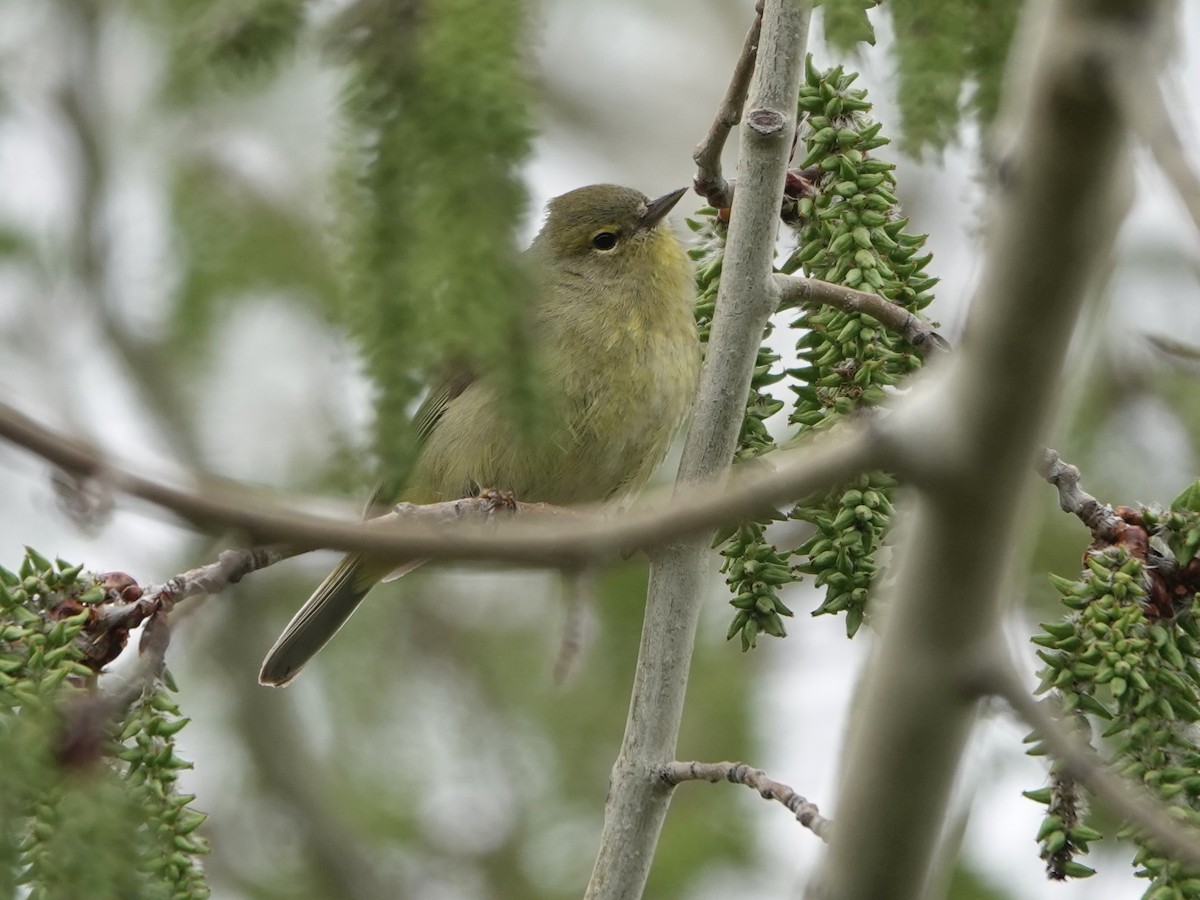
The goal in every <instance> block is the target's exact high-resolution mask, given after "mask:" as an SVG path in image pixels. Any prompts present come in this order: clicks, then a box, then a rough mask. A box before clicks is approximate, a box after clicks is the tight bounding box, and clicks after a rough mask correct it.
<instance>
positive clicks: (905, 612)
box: [808, 0, 1167, 900]
mask: <svg viewBox="0 0 1200 900" xmlns="http://www.w3.org/2000/svg"><path fill="white" fill-rule="evenodd" d="M1166 9H1167V5H1166V4H1165V3H1163V2H1142V0H1137V2H1135V0H1116V2H1109V3H1090V2H1085V0H1053V2H1047V3H1041V4H1034V5H1033V8H1031V14H1033V15H1035V16H1037V19H1036V20H1030V22H1029V23H1027V24H1033V23H1034V22H1036V25H1037V32H1036V34H1037V38H1038V40H1037V41H1036V42H1035V44H1033V45H1029V46H1024V45H1021V44H1020V43H1018V44H1017V47H1018V49H1020V48H1022V47H1023V46H1024V49H1025V50H1026V52H1027V53H1028V54H1029V55H1028V56H1027V57H1020V56H1018V57H1017V58H1015V59H1014V60H1012V62H1011V64H1010V69H1011V71H1012V72H1013V73H1014V75H1015V76H1019V77H1021V78H1023V79H1024V82H1023V84H1022V85H1021V87H1022V90H1021V91H1017V92H1014V91H1013V90H1012V87H1013V85H1012V84H1010V85H1009V86H1008V88H1009V89H1008V91H1007V93H1006V97H1005V105H1004V111H1003V115H1002V117H1001V119H1000V121H1001V123H1007V124H1008V125H1009V126H1010V128H1011V131H1010V132H1009V133H1007V134H1004V133H1003V132H1002V134H1004V136H1005V137H1006V147H1007V148H1010V153H1009V155H1008V156H1007V157H1006V158H1004V161H1003V164H1002V166H1001V167H1000V169H999V171H998V175H999V178H998V181H997V185H996V189H995V191H994V193H993V195H992V196H991V197H989V199H988V202H987V208H988V211H989V214H990V222H989V223H988V227H987V228H986V230H985V234H986V236H987V259H986V263H985V266H984V271H983V275H982V278H981V282H980V288H979V293H978V296H977V297H976V298H975V300H974V302H973V304H972V305H971V308H970V311H969V318H968V321H967V323H966V326H965V329H964V330H965V333H966V334H967V336H968V340H967V341H965V342H964V344H963V346H962V347H961V348H960V349H959V351H958V352H956V353H955V354H953V355H952V356H951V357H949V358H948V359H947V360H946V361H945V363H944V364H943V365H941V366H938V367H936V368H932V369H931V370H930V371H929V372H928V373H927V375H926V376H924V377H921V378H919V379H918V380H917V381H916V382H915V383H914V385H913V387H912V389H911V390H910V392H909V394H908V396H907V397H905V402H903V403H897V404H895V406H894V407H893V409H892V411H891V417H890V418H892V419H894V420H899V421H896V422H892V423H889V426H890V427H895V429H896V431H895V432H894V433H895V435H896V436H897V438H898V440H900V441H901V442H902V443H903V444H904V445H905V446H906V447H907V448H909V451H910V452H909V453H907V454H900V455H902V456H904V457H905V459H906V461H909V462H910V464H911V467H910V468H907V469H906V470H902V472H901V474H902V475H904V476H906V477H907V478H909V479H910V480H911V481H912V483H913V485H914V487H915V488H916V489H917V490H916V491H915V492H914V493H912V494H911V495H910V505H909V507H908V514H907V515H906V516H905V517H903V518H902V519H901V521H900V523H899V525H898V527H897V529H896V537H895V547H894V552H893V558H894V559H895V560H896V561H897V565H896V566H895V572H894V576H893V577H894V580H893V582H892V584H891V586H890V596H888V597H886V598H884V597H879V598H876V600H875V601H873V602H881V601H886V602H887V603H888V615H887V617H886V620H885V621H884V622H882V623H881V639H880V642H879V644H878V647H877V650H876V653H875V655H874V657H873V658H872V660H871V664H870V667H869V669H868V671H867V673H866V675H865V677H864V679H863V683H862V687H861V690H860V692H859V696H858V697H857V698H856V702H855V709H854V715H855V722H854V724H852V726H851V727H850V729H849V730H848V737H847V747H846V749H845V751H844V752H843V753H842V754H841V759H842V761H843V766H844V769H843V776H842V778H841V781H840V785H841V786H840V790H839V794H838V798H837V802H836V807H835V808H836V809H837V810H838V815H837V819H836V821H835V823H834V827H833V834H832V837H831V839H830V846H829V851H828V853H827V854H826V855H825V858H824V859H823V861H822V864H821V869H820V872H819V874H818V877H817V878H815V879H814V880H813V882H812V884H811V885H810V887H809V891H808V896H809V897H813V898H815V897H820V898H821V900H859V898H863V897H888V898H889V900H914V898H916V897H920V896H922V895H923V893H924V891H925V887H926V884H927V879H928V877H929V875H930V871H929V869H930V865H931V860H933V859H934V858H935V855H936V854H935V848H936V845H937V842H938V840H939V838H940V836H941V834H942V827H943V823H944V821H945V818H946V811H947V807H948V804H949V801H950V793H951V788H952V786H953V784H954V780H955V776H956V773H957V770H958V766H959V765H960V764H961V760H962V751H963V746H964V744H965V741H966V739H967V737H968V735H969V733H970V730H971V728H972V726H973V724H974V721H975V703H974V702H972V701H971V700H969V699H967V698H964V697H963V695H962V693H961V691H960V690H959V682H958V679H957V678H956V677H955V674H954V673H956V672H964V671H969V670H970V668H971V667H972V665H974V663H975V660H976V658H977V655H978V653H979V651H980V648H981V647H986V646H990V643H991V641H992V640H994V639H995V635H996V634H997V633H998V631H999V622H1000V614H1001V609H1002V605H1001V594H1002V591H1003V588H1004V585H1005V583H1006V579H1005V570H1006V567H1007V566H1008V564H1009V562H1010V557H1011V554H1012V548H1013V547H1014V546H1015V543H1016V535H1017V533H1018V530H1019V528H1020V526H1021V522H1020V519H1019V515H1020V513H1021V511H1022V504H1021V503H1020V502H1019V499H1018V498H1019V497H1020V494H1021V491H1022V490H1024V489H1027V487H1028V486H1029V479H1028V471H1029V463H1030V461H1032V459H1033V458H1034V457H1035V454H1036V449H1035V448H1036V447H1037V444H1038V442H1039V440H1040V439H1041V437H1042V434H1043V433H1044V430H1045V428H1046V427H1047V423H1048V421H1049V419H1050V415H1051V413H1052V411H1053V406H1054V400H1055V399H1056V395H1057V392H1056V391H1055V390H1054V386H1055V385H1057V384H1058V383H1059V382H1060V378H1061V373H1062V371H1063V367H1064V360H1065V357H1066V353H1067V348H1068V345H1069V343H1070V339H1071V335H1072V333H1073V331H1074V327H1075V324H1076V321H1077V319H1078V318H1079V315H1080V312H1081V310H1082V308H1083V304H1084V301H1085V299H1086V298H1087V297H1088V290H1087V289H1088V287H1089V282H1090V280H1091V279H1092V278H1093V277H1094V273H1096V272H1097V271H1099V269H1100V267H1101V264H1102V263H1103V262H1104V261H1105V260H1106V259H1108V258H1109V257H1110V255H1111V252H1112V245H1113V241H1114V238H1115V235H1116V231H1117V228H1118V227H1119V224H1120V222H1121V219H1122V216H1123V213H1124V209H1125V206H1126V205H1127V204H1126V203H1125V200H1126V198H1127V196H1128V195H1127V190H1126V185H1125V182H1126V179H1125V178H1124V175H1123V173H1124V165H1125V156H1124V150H1125V145H1126V140H1127V138H1128V134H1129V132H1128V128H1127V123H1125V122H1124V121H1123V120H1122V118H1121V115H1120V107H1119V104H1118V101H1117V99H1116V98H1115V97H1114V96H1113V93H1112V91H1111V90H1110V89H1108V88H1107V87H1106V86H1107V85H1109V84H1111V82H1112V80H1113V79H1120V78H1124V77H1131V76H1130V73H1129V72H1128V71H1127V70H1126V69H1125V66H1124V61H1125V57H1126V54H1127V53H1129V52H1134V53H1136V52H1137V51H1138V48H1139V47H1140V42H1143V41H1148V40H1151V39H1152V37H1153V34H1154V32H1155V25H1156V24H1157V20H1158V19H1159V18H1160V17H1162V16H1163V15H1164V13H1165V10H1166ZM1027 34H1028V35H1029V36H1033V34H1034V32H1033V31H1032V30H1031V31H1029V32H1027ZM1080 172H1086V173H1087V177H1086V178H1080V177H1079V173H1080ZM980 473H987V475H986V477H980ZM981 510H986V511H987V513H986V514H981V512H980V511H981Z"/></svg>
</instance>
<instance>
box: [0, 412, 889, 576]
mask: <svg viewBox="0 0 1200 900" xmlns="http://www.w3.org/2000/svg"><path fill="white" fill-rule="evenodd" d="M883 426H884V423H881V422H879V423H876V422H860V423H855V424H854V425H853V426H849V427H846V428H842V429H837V430H835V431H832V432H830V433H829V434H827V435H822V436H820V438H819V439H817V440H815V441H813V442H812V443H811V444H809V445H807V446H805V447H803V448H797V449H793V450H786V451H780V452H778V453H775V454H772V455H771V461H772V462H773V463H774V464H775V466H774V468H773V469H771V468H767V467H766V466H759V467H755V469H754V470H750V471H746V472H744V473H741V474H742V477H740V478H737V479H736V480H735V481H734V482H733V483H732V484H731V485H728V486H725V485H724V484H723V482H724V474H723V473H722V474H721V475H717V474H715V473H713V474H710V475H709V477H708V478H707V479H701V480H699V481H697V483H695V484H694V485H693V486H692V487H691V488H689V489H688V490H686V491H685V492H682V493H680V494H679V495H677V496H676V497H675V498H674V499H672V500H667V499H665V498H664V497H663V496H661V495H660V496H658V497H657V498H654V497H647V498H645V501H644V502H642V503H640V504H639V505H638V506H636V507H635V508H633V509H631V510H630V511H628V512H627V513H623V514H619V515H613V516H608V517H602V516H600V515H586V514H585V513H586V510H568V509H564V508H562V507H553V506H548V505H547V504H542V503H517V504H516V509H517V512H518V513H519V515H518V517H517V521H513V522H510V523H507V525H506V527H505V528H503V529H488V530H483V529H481V528H480V525H482V524H486V523H488V522H491V521H492V520H493V519H494V514H495V504H494V502H492V501H491V500H490V499H488V498H479V497H475V498H465V499H462V500H454V501H448V502H445V503H433V504H428V505H426V506H413V505H411V504H404V505H402V506H400V507H397V509H396V511H395V512H393V513H391V514H389V515H386V516H380V517H378V518H374V519H369V520H367V521H343V520H338V519H333V518H329V517H327V516H318V515H313V514H311V513H306V512H302V511H300V510H296V509H288V508H285V507H282V506H280V505H279V504H278V503H277V502H275V501H273V500H270V499H268V498H266V497H262V498H261V499H260V498H254V497H251V498H250V499H247V490H246V488H244V487H236V486H230V485H228V484H226V483H223V482H219V483H204V484H203V486H202V487H201V488H200V489H198V490H195V491H189V490H185V489H182V488H178V487H174V486H172V485H168V484H165V483H164V482H161V481H156V480H153V479H150V478H146V477H144V476H141V475H138V474H136V473H134V472H130V471H128V470H126V469H122V468H120V467H118V466H116V465H113V464H110V463H108V462H106V461H105V460H104V458H103V457H102V456H101V455H100V454H98V453H97V452H96V451H95V450H93V449H92V448H91V447H90V446H88V445H87V444H84V443H82V442H80V441H77V440H74V439H72V438H67V437H64V436H62V435H59V434H57V433H55V432H53V431H51V430H50V429H48V428H45V427H44V426H42V425H39V424H37V423H36V422H34V421H33V420H32V419H30V418H29V417H28V416H25V415H24V414H23V413H20V412H18V411H17V410H15V409H13V408H12V407H10V406H7V405H6V404H3V403H0V438H6V439H8V440H9V441H11V442H12V443H14V444H17V445H18V446H21V447H24V448H25V449H27V450H30V451H32V452H34V453H36V454H37V455H39V456H41V457H42V458H44V459H46V460H48V461H50V462H51V463H54V464H55V465H57V466H59V467H61V468H63V469H66V470H67V471H68V472H70V473H72V474H76V475H78V476H79V477H81V478H84V479H90V478H95V479H98V480H101V481H102V482H104V483H106V484H108V485H110V486H111V487H112V488H113V489H114V490H117V491H121V492H124V493H127V494H129V495H131V496H134V497H138V498H140V499H142V500H146V501H148V502H150V503H153V504H155V505H157V506H161V507H163V508H166V509H170V510H171V511H173V512H175V513H177V514H178V515H180V516H182V517H183V518H184V519H186V520H187V521H189V522H191V523H192V524H194V525H197V526H198V527H201V528H208V529H214V530H227V529H235V530H237V531H239V532H241V533H242V534H243V535H244V536H245V537H246V539H247V541H248V542H250V543H262V544H286V545H288V547H289V548H290V549H289V550H287V551H286V552H287V553H289V554H296V553H303V552H307V551H308V550H313V549H316V548H318V547H327V548H332V549H337V550H345V551H355V552H361V553H373V554H376V555H379V556H389V557H394V558H400V559H402V558H410V559H411V558H413V557H417V558H421V559H455V560H502V561H505V562H515V563H525V564H529V565H541V566H556V567H573V566H578V565H582V564H587V563H590V562H594V561H596V560H599V559H605V558H611V557H615V556H617V555H620V554H622V553H627V552H628V551H629V550H630V549H638V548H653V547H661V546H663V545H665V544H668V543H670V542H671V541H674V540H678V539H679V538H681V537H684V536H687V535H694V534H699V533H702V532H707V531H710V530H712V529H714V528H716V527H718V526H719V525H722V524H725V523H727V522H730V521H735V520H737V519H740V518H744V517H746V516H753V515H756V514H758V513H761V512H762V511H763V510H764V509H769V508H771V507H773V506H775V505H776V504H777V503H781V502H786V501H787V500H789V499H795V498H797V497H802V496H805V495H808V494H811V493H814V492H816V491H819V490H822V489H826V488H828V487H830V486H832V485H834V484H837V483H839V482H840V481H844V480H845V479H846V478H848V477H851V476H853V475H855V474H857V473H859V472H862V471H868V470H870V469H873V468H878V467H881V466H884V465H886V464H887V457H886V448H887V446H888V442H887V441H885V440H882V439H881V438H880V436H879V434H878V429H880V428H882V427H883ZM731 455H732V452H731ZM550 520H552V521H550ZM279 552H282V551H279Z"/></svg>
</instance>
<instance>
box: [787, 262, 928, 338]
mask: <svg viewBox="0 0 1200 900" xmlns="http://www.w3.org/2000/svg"><path fill="white" fill-rule="evenodd" d="M771 281H772V284H774V286H775V289H776V290H777V291H778V293H779V309H791V308H793V307H796V306H801V305H803V304H806V303H819V304H822V305H823V306H833V307H836V308H837V309H840V310H844V311H846V312H858V313H866V314H867V315H868V316H871V317H872V318H873V319H875V320H877V321H878V322H879V324H880V325H882V326H883V327H884V328H886V329H888V330H889V331H893V332H895V333H896V334H898V335H900V337H902V338H904V340H906V341H908V342H909V343H910V344H912V345H913V346H914V347H916V348H917V350H919V351H921V353H922V354H923V355H925V356H930V355H932V354H933V353H938V352H949V350H950V342H949V341H947V340H946V339H945V338H944V337H942V336H941V335H940V334H938V333H937V332H936V331H934V330H933V326H932V325H930V324H929V323H928V322H926V321H924V320H923V319H920V318H918V317H917V316H914V315H913V314H912V313H911V312H909V311H908V310H907V309H905V308H904V307H903V306H900V305H899V304H897V303H892V302H891V301H890V300H886V299H884V298H883V297H880V296H879V295H878V294H868V293H866V292H865V291H856V290H854V288H848V287H845V286H843V285H840V284H830V283H829V282H828V281H818V280H817V279H815V278H801V277H799V276H798V275H774V276H773V277H772V279H771Z"/></svg>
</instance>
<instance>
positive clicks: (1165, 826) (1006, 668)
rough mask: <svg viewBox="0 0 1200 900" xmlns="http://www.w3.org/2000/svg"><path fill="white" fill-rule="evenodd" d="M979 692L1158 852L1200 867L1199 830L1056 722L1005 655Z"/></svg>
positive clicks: (980, 684)
mask: <svg viewBox="0 0 1200 900" xmlns="http://www.w3.org/2000/svg"><path fill="white" fill-rule="evenodd" d="M978 687H979V689H980V691H981V692H984V693H990V694H995V695H996V696H997V697H1000V698H1001V699H1002V700H1004V701H1005V702H1006V703H1007V704H1008V705H1009V706H1010V707H1011V708H1012V710H1013V712H1014V713H1016V714H1017V716H1018V717H1019V718H1021V719H1022V720H1023V721H1024V722H1025V723H1026V724H1027V725H1028V726H1029V727H1030V728H1032V729H1033V730H1034V731H1036V732H1037V734H1038V736H1039V737H1040V738H1042V740H1044V741H1045V742H1046V743H1047V745H1049V747H1050V750H1051V752H1052V753H1053V754H1054V758H1055V759H1057V760H1059V761H1060V762H1061V763H1062V764H1063V765H1064V766H1066V772H1067V774H1068V775H1069V776H1070V777H1071V778H1073V779H1074V780H1075V781H1078V782H1079V783H1080V784H1082V785H1084V786H1085V787H1086V788H1087V789H1088V790H1089V791H1091V793H1092V794H1093V795H1094V796H1095V797H1096V799H1097V800H1099V801H1100V802H1101V803H1103V804H1104V805H1105V806H1107V807H1108V808H1109V810H1110V811H1112V812H1114V813H1116V814H1117V815H1118V816H1120V817H1121V819H1123V820H1124V821H1125V822H1128V823H1130V824H1132V825H1136V826H1137V827H1138V828H1140V829H1142V830H1143V831H1145V832H1146V834H1147V835H1149V837H1150V839H1151V840H1152V841H1153V842H1154V843H1155V844H1156V845H1157V846H1158V847H1159V848H1160V849H1162V850H1163V851H1165V852H1166V853H1169V854H1170V855H1171V856H1174V857H1175V858H1176V859H1179V860H1180V861H1182V862H1184V863H1186V864H1187V865H1189V866H1193V867H1196V868H1200V831H1197V829H1195V828H1189V827H1187V826H1185V825H1182V824H1180V823H1179V822H1178V821H1177V820H1176V819H1174V818H1172V817H1171V816H1170V815H1169V814H1168V812H1167V807H1165V806H1164V805H1163V804H1161V803H1159V802H1158V801H1157V800H1155V799H1154V798H1153V797H1152V796H1151V795H1150V794H1148V793H1147V792H1146V791H1145V790H1144V789H1143V788H1142V787H1141V786H1140V785H1137V784H1136V783H1134V782H1131V781H1129V780H1127V779H1125V778H1122V777H1120V776H1119V775H1117V774H1116V773H1115V772H1114V771H1113V770H1112V767H1111V766H1109V765H1108V764H1107V763H1106V762H1105V761H1104V760H1103V759H1101V757H1100V755H1099V754H1098V753H1097V752H1096V751H1095V750H1093V749H1092V748H1091V747H1089V746H1088V745H1087V744H1085V743H1084V742H1083V741H1082V740H1080V739H1079V738H1078V737H1076V736H1075V735H1073V734H1071V733H1070V732H1069V731H1068V730H1067V729H1066V728H1064V727H1063V726H1062V724H1061V723H1060V722H1059V717H1060V716H1059V713H1058V712H1056V711H1053V708H1052V706H1051V705H1050V703H1049V702H1048V701H1045V700H1042V701H1038V700H1035V699H1034V698H1033V697H1032V696H1030V694H1029V692H1028V691H1027V690H1025V686H1024V685H1023V684H1022V683H1021V678H1020V675H1019V674H1018V672H1017V670H1016V668H1015V667H1014V666H1013V665H1012V664H1011V663H1009V662H1008V661H1007V659H1004V661H1003V662H999V663H993V664H992V665H991V666H990V668H988V669H987V670H986V671H985V672H984V674H983V675H982V676H981V677H980V678H979V681H978Z"/></svg>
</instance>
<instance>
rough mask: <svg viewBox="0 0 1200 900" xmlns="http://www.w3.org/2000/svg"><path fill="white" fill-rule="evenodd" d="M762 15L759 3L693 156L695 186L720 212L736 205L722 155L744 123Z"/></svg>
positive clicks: (698, 192)
mask: <svg viewBox="0 0 1200 900" xmlns="http://www.w3.org/2000/svg"><path fill="white" fill-rule="evenodd" d="M762 12H763V4H762V0H759V2H758V3H757V4H756V5H755V7H754V21H753V22H752V23H751V24H750V30H749V31H747V32H746V39H745V41H743V42H742V52H741V55H740V56H738V61H737V64H736V65H734V67H733V75H732V76H731V77H730V79H729V87H728V89H727V90H726V91H725V99H724V100H722V101H721V107H720V108H719V109H718V110H717V116H716V118H715V119H713V123H712V125H711V126H710V127H709V129H708V134H706V135H705V136H704V140H702V141H701V142H700V143H699V144H697V145H696V150H695V152H694V153H693V154H692V159H693V160H695V163H696V177H695V178H694V179H693V180H692V186H693V187H694V188H695V191H696V193H697V194H699V195H700V196H701V197H703V198H704V199H705V200H707V201H708V202H709V203H710V204H711V205H712V206H715V207H716V208H717V209H724V208H726V207H728V206H730V205H731V204H732V203H733V185H732V184H730V183H729V182H728V181H726V180H725V177H724V175H722V173H721V152H722V151H723V150H724V149H725V140H726V139H727V138H728V137H729V132H730V131H731V130H733V126H734V125H736V124H737V123H738V122H739V121H740V120H741V118H742V109H743V108H744V107H745V105H746V93H747V92H748V91H749V90H750V76H751V75H753V74H754V60H755V58H756V57H757V56H758V41H759V36H760V35H761V33H762Z"/></svg>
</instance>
